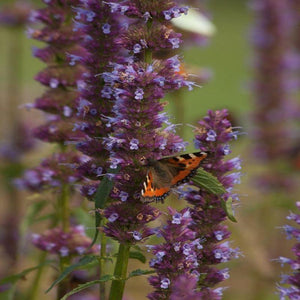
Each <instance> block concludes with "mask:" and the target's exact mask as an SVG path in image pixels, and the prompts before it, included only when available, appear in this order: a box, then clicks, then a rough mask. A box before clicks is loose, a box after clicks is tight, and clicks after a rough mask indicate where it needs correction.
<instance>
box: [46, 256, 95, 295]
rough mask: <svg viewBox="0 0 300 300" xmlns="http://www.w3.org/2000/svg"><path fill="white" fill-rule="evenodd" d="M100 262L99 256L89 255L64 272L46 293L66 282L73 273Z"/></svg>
mask: <svg viewBox="0 0 300 300" xmlns="http://www.w3.org/2000/svg"><path fill="white" fill-rule="evenodd" d="M95 262H98V258H97V256H94V255H87V256H84V257H83V258H81V259H80V260H79V262H77V263H75V264H73V265H70V266H69V267H67V268H66V269H64V271H63V272H62V273H61V274H60V275H59V277H58V278H57V279H56V280H55V281H54V282H53V283H52V284H51V286H50V287H49V288H48V290H47V291H46V293H48V292H49V291H50V290H51V289H52V288H53V287H54V286H55V285H57V284H58V283H60V282H61V281H62V280H64V279H65V278H66V277H67V276H68V275H69V274H70V273H71V272H73V271H75V270H77V269H84V268H87V267H89V266H91V264H92V263H95Z"/></svg>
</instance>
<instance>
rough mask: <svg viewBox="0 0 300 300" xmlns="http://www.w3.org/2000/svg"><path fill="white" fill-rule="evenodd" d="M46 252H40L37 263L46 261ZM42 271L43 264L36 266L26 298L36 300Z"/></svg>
mask: <svg viewBox="0 0 300 300" xmlns="http://www.w3.org/2000/svg"><path fill="white" fill-rule="evenodd" d="M47 254H48V253H47V252H44V251H43V252H42V253H40V257H39V262H38V264H39V265H41V264H43V263H44V262H45V261H46V258H47ZM43 271H44V266H41V267H40V268H38V270H37V272H36V274H35V277H34V279H33V282H32V285H31V289H30V291H29V293H28V295H27V297H26V300H37V299H39V298H38V291H39V288H40V283H41V278H42V274H43Z"/></svg>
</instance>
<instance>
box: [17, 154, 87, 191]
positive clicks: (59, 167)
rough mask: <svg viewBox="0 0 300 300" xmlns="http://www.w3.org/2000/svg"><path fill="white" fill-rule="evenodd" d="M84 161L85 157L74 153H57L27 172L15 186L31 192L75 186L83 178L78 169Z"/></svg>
mask: <svg viewBox="0 0 300 300" xmlns="http://www.w3.org/2000/svg"><path fill="white" fill-rule="evenodd" d="M84 160H85V158H84V157H83V156H81V157H80V156H78V155H77V154H76V153H74V152H72V151H69V152H64V153H55V154H53V155H52V156H51V157H48V158H45V159H44V160H43V161H42V162H41V164H40V165H39V166H37V167H35V168H32V169H28V170H26V171H25V172H24V174H23V177H22V178H20V179H16V180H15V184H16V185H17V186H18V187H19V188H26V189H28V190H31V191H42V190H45V189H49V188H51V189H60V188H61V187H62V185H63V184H69V185H74V184H75V183H78V181H79V180H80V179H81V178H82V176H81V174H80V173H79V171H78V170H77V167H78V166H79V165H80V164H81V163H83V161H84Z"/></svg>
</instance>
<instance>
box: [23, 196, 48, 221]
mask: <svg viewBox="0 0 300 300" xmlns="http://www.w3.org/2000/svg"><path fill="white" fill-rule="evenodd" d="M48 204H49V202H48V201H46V200H40V201H37V202H34V203H32V204H31V205H30V207H29V209H28V213H27V215H26V217H25V221H24V222H25V224H26V226H31V225H33V224H34V223H37V222H39V221H40V219H41V218H42V217H37V216H38V214H39V213H40V212H41V211H42V210H43V208H45V207H46V206H47V205H48Z"/></svg>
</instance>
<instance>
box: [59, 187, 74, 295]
mask: <svg viewBox="0 0 300 300" xmlns="http://www.w3.org/2000/svg"><path fill="white" fill-rule="evenodd" d="M69 200H70V187H69V186H68V185H67V184H63V185H62V189H61V193H60V196H59V197H58V199H57V201H58V203H57V206H58V222H59V223H60V224H61V226H62V229H63V231H64V232H68V231H69V230H70V207H69V206H70V201H69ZM70 262H71V260H70V257H69V256H66V257H60V258H59V265H60V271H61V272H62V271H63V270H64V269H65V268H67V267H68V266H69V265H70ZM69 290H70V279H69V278H68V277H67V278H66V279H64V280H62V281H61V282H60V283H59V285H58V288H57V300H59V299H61V298H62V297H63V296H64V295H65V294H66V293H67V292H68V291H69Z"/></svg>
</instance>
